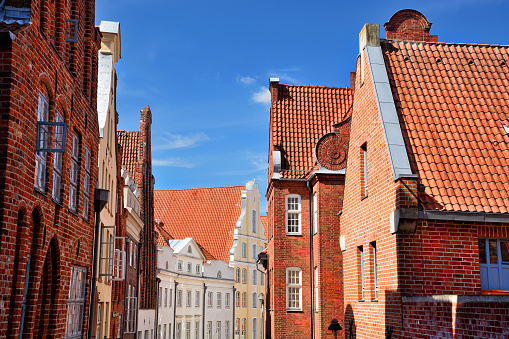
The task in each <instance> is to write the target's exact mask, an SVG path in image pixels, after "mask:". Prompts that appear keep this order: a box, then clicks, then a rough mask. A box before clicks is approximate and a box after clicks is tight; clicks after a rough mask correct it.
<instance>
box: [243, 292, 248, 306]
mask: <svg viewBox="0 0 509 339" xmlns="http://www.w3.org/2000/svg"><path fill="white" fill-rule="evenodd" d="M242 307H247V292H242Z"/></svg>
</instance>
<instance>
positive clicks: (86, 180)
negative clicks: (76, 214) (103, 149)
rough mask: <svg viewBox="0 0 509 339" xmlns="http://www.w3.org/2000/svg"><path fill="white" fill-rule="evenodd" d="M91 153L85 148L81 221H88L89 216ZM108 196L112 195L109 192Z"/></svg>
mask: <svg viewBox="0 0 509 339" xmlns="http://www.w3.org/2000/svg"><path fill="white" fill-rule="evenodd" d="M91 163H92V153H91V152H90V149H89V148H88V147H85V171H84V172H85V175H84V177H83V219H85V220H88V219H89V215H90V167H91ZM110 194H113V193H112V192H110Z"/></svg>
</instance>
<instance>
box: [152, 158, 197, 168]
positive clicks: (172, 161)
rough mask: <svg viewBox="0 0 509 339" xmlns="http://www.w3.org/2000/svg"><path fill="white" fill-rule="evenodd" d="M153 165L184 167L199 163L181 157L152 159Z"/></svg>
mask: <svg viewBox="0 0 509 339" xmlns="http://www.w3.org/2000/svg"><path fill="white" fill-rule="evenodd" d="M152 165H153V166H166V167H184V168H193V167H196V166H197V164H193V163H190V162H187V161H186V160H183V159H180V158H166V159H152Z"/></svg>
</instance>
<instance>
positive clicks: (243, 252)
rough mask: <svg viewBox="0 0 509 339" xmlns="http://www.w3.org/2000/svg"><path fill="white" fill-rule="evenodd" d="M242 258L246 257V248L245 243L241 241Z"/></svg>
mask: <svg viewBox="0 0 509 339" xmlns="http://www.w3.org/2000/svg"><path fill="white" fill-rule="evenodd" d="M242 258H247V249H246V243H245V242H243V243H242Z"/></svg>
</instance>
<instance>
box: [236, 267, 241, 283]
mask: <svg viewBox="0 0 509 339" xmlns="http://www.w3.org/2000/svg"><path fill="white" fill-rule="evenodd" d="M235 282H238V283H239V282H240V268H238V267H237V268H236V269H235Z"/></svg>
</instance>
